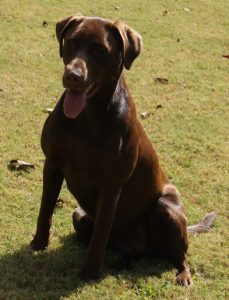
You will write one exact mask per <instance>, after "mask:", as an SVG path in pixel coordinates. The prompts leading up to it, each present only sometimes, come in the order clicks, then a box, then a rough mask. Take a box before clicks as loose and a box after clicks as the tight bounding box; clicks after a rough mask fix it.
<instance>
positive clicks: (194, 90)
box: [0, 0, 229, 300]
mask: <svg viewBox="0 0 229 300" xmlns="http://www.w3.org/2000/svg"><path fill="white" fill-rule="evenodd" d="M75 12H81V13H83V14H84V15H99V16H102V17H106V18H111V19H121V20H123V21H125V22H126V23H128V24H129V25H130V26H132V27H133V28H135V29H136V30H137V31H139V32H140V33H141V35H142V37H143V41H144V49H143V52H142V54H141V56H140V57H139V58H138V59H137V60H136V62H135V63H134V65H133V67H132V70H131V71H130V72H126V76H127V78H128V82H129V86H130V88H131V91H132V94H133V96H134V98H135V102H136V106H137V110H138V113H139V114H140V113H141V112H143V111H147V112H149V113H150V116H149V118H147V119H144V120H142V124H143V126H144V128H145V130H146V132H147V134H148V135H149V137H150V139H151V140H152V142H153V143H154V145H155V147H156V149H157V152H158V154H159V157H160V161H161V164H162V166H163V168H164V169H165V170H166V172H167V174H168V175H169V177H170V179H171V181H172V182H173V183H174V184H176V185H177V187H178V188H179V190H180V192H181V194H182V196H183V201H184V204H185V208H186V214H187V217H188V222H189V224H192V223H195V222H197V221H199V220H200V219H201V218H202V217H203V215H204V214H205V213H207V212H209V211H212V210H214V211H216V212H217V214H218V219H217V221H216V224H215V226H214V227H213V228H212V229H211V230H210V231H209V232H208V233H206V234H203V235H200V236H195V237H194V236H190V248H189V258H188V260H189V263H190V266H191V271H192V273H193V279H194V283H195V285H194V286H193V287H191V288H186V289H185V288H182V287H179V286H177V285H175V283H174V273H175V270H174V268H172V267H171V266H170V265H167V264H166V263H162V262H160V261H154V262H149V261H144V260H143V261H141V262H138V263H136V264H134V266H133V268H132V269H131V270H126V271H115V270H114V268H113V263H114V262H115V261H117V260H119V259H120V257H119V256H118V254H117V253H114V252H112V251H110V250H109V251H108V252H107V257H106V263H105V266H104V268H103V274H102V277H101V279H100V280H99V281H97V282H94V283H83V282H82V281H80V279H79V277H78V273H79V270H80V268H81V267H82V264H83V261H84V259H85V249H84V248H82V246H81V245H80V244H79V243H77V241H76V240H75V236H74V232H73V228H72V225H71V213H72V210H73V208H74V207H75V206H76V205H77V204H76V202H75V201H74V199H73V198H72V196H71V195H70V193H69V192H68V191H67V189H66V187H65V186H64V188H63V189H62V192H61V198H62V199H64V202H63V205H62V206H59V207H57V209H56V211H55V214H54V220H53V226H52V236H51V244H50V247H49V250H48V251H45V252H43V253H32V251H31V250H30V249H29V247H28V244H29V242H30V240H31V238H32V233H34V231H35V224H36V218H37V214H38V209H39V204H40V195H41V187H42V167H43V161H44V156H43V154H42V151H41V149H40V132H41V129H42V126H43V123H44V120H45V118H46V114H45V113H43V111H42V110H43V109H44V108H47V107H53V106H54V105H55V103H56V101H57V99H58V97H59V95H60V93H61V91H62V89H63V88H62V85H61V74H62V70H63V66H62V62H61V60H60V59H59V57H58V45H57V41H56V39H55V37H54V28H55V23H56V21H58V20H60V19H62V18H64V17H66V16H68V15H71V14H73V13H75ZM228 20H229V4H228V1H226V0H225V1H223V0H221V1H216V0H209V1H191V0H186V1H181V0H177V1H175V0H171V1H166V0H162V1H156V0H151V1H147V0H144V1H137V0H132V1H123V0H119V1H112V0H108V1H101V0H100V1H97V0H95V1H93V2H92V1H89V0H86V1H77V0H74V1H73V0H68V1H66V0H63V1H60V0H40V1H35V2H33V3H32V2H31V1H29V0H18V1H13V0H1V3H0V32H1V35H0V45H1V52H0V58H1V59H0V67H1V73H0V99H1V100H0V120H1V122H0V149H1V156H0V196H1V210H0V240H1V242H0V299H4V300H7V299H17V300H18V299H23V300H24V299H29V300H31V299H39V300H40V299H52V300H53V299H54V300H55V299H69V300H70V299H144V300H150V299H227V297H228V279H229V276H228V275H229V274H228V270H229V268H228V267H229V266H228V246H229V245H228V211H229V207H228V182H229V177H228V162H229V155H228V146H229V145H228V141H229V139H228V137H229V128H228V119H229V113H228V112H229V107H228V105H229V99H228V97H229V86H228V60H227V59H225V58H223V57H222V55H225V54H227V55H228V54H229V53H228V51H229V40H228V31H229V21H228ZM43 21H46V22H47V23H48V26H47V27H43V26H42V23H43ZM156 77H164V78H167V79H168V84H167V85H161V84H158V83H155V78H156ZM158 105H160V107H161V108H158V109H157V106H158ZM11 159H22V160H26V161H29V162H31V163H34V164H35V166H36V169H35V170H33V171H31V172H29V173H25V172H20V173H18V172H11V171H10V170H9V169H8V168H7V163H8V162H9V161H10V160H11Z"/></svg>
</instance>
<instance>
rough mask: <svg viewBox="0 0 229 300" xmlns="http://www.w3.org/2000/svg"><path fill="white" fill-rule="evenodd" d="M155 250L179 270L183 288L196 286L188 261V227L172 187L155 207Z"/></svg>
mask: <svg viewBox="0 0 229 300" xmlns="http://www.w3.org/2000/svg"><path fill="white" fill-rule="evenodd" d="M150 228H151V234H152V237H153V239H152V243H153V244H151V247H152V250H153V252H155V253H156V254H158V255H159V256H160V255H162V256H164V257H166V258H168V259H170V260H171V261H172V262H173V263H174V265H175V267H176V268H177V270H178V273H177V277H176V281H177V283H178V284H180V285H184V286H187V285H190V284H192V279H191V274H190V271H189V267H188V265H187V262H186V254H187V249H188V239H187V224H186V217H185V215H184V212H183V205H182V202H181V201H180V199H179V192H178V191H177V189H176V188H175V187H174V186H173V185H170V184H167V185H165V187H164V190H163V193H162V195H161V197H160V198H159V200H158V202H157V203H156V204H155V206H154V208H153V212H152V217H151V226H150Z"/></svg>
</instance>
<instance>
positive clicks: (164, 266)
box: [0, 234, 172, 300]
mask: <svg viewBox="0 0 229 300" xmlns="http://www.w3.org/2000/svg"><path fill="white" fill-rule="evenodd" d="M86 253H87V251H86V249H85V247H84V246H83V245H82V244H81V243H80V242H79V241H77V239H76V235H75V234H72V235H69V236H67V237H65V238H64V239H63V240H62V245H61V247H59V248H57V249H50V250H46V251H44V252H37V253H36V252H33V251H32V250H31V249H30V248H29V246H28V245H25V246H23V247H22V248H21V249H19V250H18V251H15V252H11V251H10V252H9V253H8V254H6V255H5V256H2V257H1V258H0V277H1V282H0V287H1V289H2V290H3V295H4V296H5V298H4V299H52V300H57V299H60V298H63V297H66V296H68V295H69V294H72V293H73V292H75V293H76V294H79V293H80V291H81V290H82V288H83V287H84V286H85V285H91V284H95V282H84V281H82V280H81V279H80V277H79V273H80V270H81V268H82V266H83V262H84V261H85V258H86ZM171 267H172V266H171V265H170V264H168V263H166V262H161V261H157V260H154V261H151V260H150V261H149V260H140V261H134V262H132V263H131V264H129V263H128V264H126V262H125V259H124V257H123V256H121V255H120V254H119V253H118V252H116V251H113V250H110V249H108V251H107V255H106V261H105V266H104V268H103V272H102V276H101V277H100V279H98V280H97V281H96V282H97V283H99V281H100V280H102V279H104V278H106V276H107V275H108V274H111V275H113V276H117V277H120V276H121V277H122V278H123V277H124V278H125V277H128V280H131V281H132V282H133V284H134V283H135V282H136V281H137V279H138V278H139V277H144V276H149V275H150V276H156V277H161V274H162V273H163V272H164V271H165V270H168V269H170V268H171Z"/></svg>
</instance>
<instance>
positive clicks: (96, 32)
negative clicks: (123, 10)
mask: <svg viewBox="0 0 229 300" xmlns="http://www.w3.org/2000/svg"><path fill="white" fill-rule="evenodd" d="M109 26H113V22H112V21H110V20H107V19H103V18H99V17H84V18H83V20H82V22H80V24H79V25H78V26H76V27H74V28H72V32H71V34H72V35H77V34H80V33H83V35H84V37H90V38H93V39H101V38H106V36H107V35H108V33H109V30H108V28H109Z"/></svg>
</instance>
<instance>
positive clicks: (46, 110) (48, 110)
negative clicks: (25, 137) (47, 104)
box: [43, 108, 53, 114]
mask: <svg viewBox="0 0 229 300" xmlns="http://www.w3.org/2000/svg"><path fill="white" fill-rule="evenodd" d="M43 112H45V113H48V114H51V113H52V112H53V108H45V109H43Z"/></svg>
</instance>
